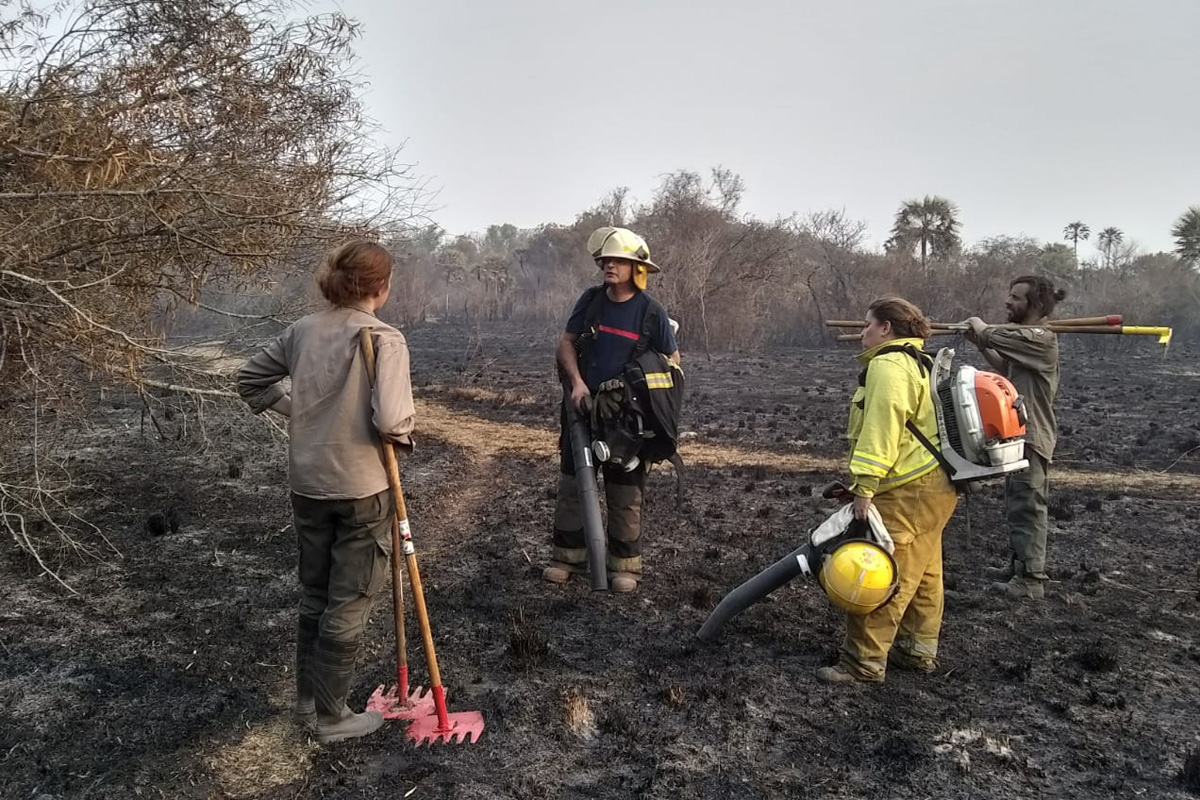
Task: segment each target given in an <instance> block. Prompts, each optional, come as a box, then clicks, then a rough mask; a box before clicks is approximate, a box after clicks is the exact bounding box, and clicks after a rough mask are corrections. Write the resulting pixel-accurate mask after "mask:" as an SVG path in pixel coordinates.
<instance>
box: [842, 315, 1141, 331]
mask: <svg viewBox="0 0 1200 800" xmlns="http://www.w3.org/2000/svg"><path fill="white" fill-rule="evenodd" d="M1045 324H1046V325H1047V326H1049V327H1052V328H1053V327H1077V326H1080V325H1083V326H1111V325H1121V324H1122V317H1121V315H1120V314H1109V315H1108V316H1105V317H1077V318H1075V319H1052V320H1048V321H1047V322H1046V323H1045ZM825 327H826V328H865V327H867V323H866V322H865V321H863V320H861V319H860V320H853V319H827V320H825ZM929 327H931V328H933V329H934V330H935V331H949V330H959V329H962V327H963V324H962V323H961V322H931V323H929Z"/></svg>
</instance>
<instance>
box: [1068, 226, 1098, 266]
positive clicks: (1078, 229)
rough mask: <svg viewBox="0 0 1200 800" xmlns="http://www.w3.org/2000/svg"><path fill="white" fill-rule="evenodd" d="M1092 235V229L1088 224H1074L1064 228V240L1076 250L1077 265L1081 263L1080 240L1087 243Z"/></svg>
mask: <svg viewBox="0 0 1200 800" xmlns="http://www.w3.org/2000/svg"><path fill="white" fill-rule="evenodd" d="M1091 235H1092V229H1091V228H1089V227H1088V226H1087V223H1086V222H1072V223H1071V224H1070V225H1068V226H1067V227H1065V228H1063V238H1064V239H1066V240H1067V241H1068V242H1070V243H1071V246H1072V247H1073V248H1074V249H1075V263H1077V264H1078V263H1079V240H1080V239H1082V240H1083V241H1085V242H1086V241H1087V240H1088V237H1089V236H1091Z"/></svg>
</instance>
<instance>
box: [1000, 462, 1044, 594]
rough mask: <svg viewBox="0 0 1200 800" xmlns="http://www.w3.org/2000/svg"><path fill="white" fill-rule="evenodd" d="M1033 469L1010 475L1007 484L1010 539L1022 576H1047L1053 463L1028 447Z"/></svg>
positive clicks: (1016, 563)
mask: <svg viewBox="0 0 1200 800" xmlns="http://www.w3.org/2000/svg"><path fill="white" fill-rule="evenodd" d="M1025 457H1026V458H1027V459H1029V469H1027V470H1026V471H1025V472H1019V473H1017V474H1015V475H1010V476H1009V478H1008V481H1007V483H1006V484H1005V487H1004V489H1005V491H1004V506H1005V510H1006V511H1007V513H1008V541H1009V546H1010V547H1011V548H1012V558H1013V568H1014V572H1015V573H1016V574H1018V575H1028V576H1029V577H1031V578H1040V579H1043V580H1044V579H1045V578H1046V545H1047V539H1048V538H1049V535H1050V513H1049V507H1050V464H1049V462H1048V461H1046V459H1045V458H1044V457H1042V456H1041V455H1039V454H1037V453H1035V452H1034V451H1033V448H1031V447H1029V446H1028V445H1026V446H1025Z"/></svg>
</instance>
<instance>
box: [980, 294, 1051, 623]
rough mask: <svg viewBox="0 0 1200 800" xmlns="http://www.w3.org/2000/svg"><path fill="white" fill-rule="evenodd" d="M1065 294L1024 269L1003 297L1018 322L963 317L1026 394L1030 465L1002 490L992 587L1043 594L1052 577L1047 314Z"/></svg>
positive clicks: (1013, 594) (992, 361)
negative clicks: (999, 553) (998, 562)
mask: <svg viewBox="0 0 1200 800" xmlns="http://www.w3.org/2000/svg"><path fill="white" fill-rule="evenodd" d="M1064 297H1066V291H1064V290H1063V289H1056V288H1055V286H1054V284H1053V283H1052V282H1051V281H1050V280H1049V279H1047V278H1043V277H1035V276H1032V275H1023V276H1021V277H1019V278H1016V279H1015V280H1013V282H1012V284H1011V285H1010V287H1009V293H1008V299H1007V300H1005V302H1004V306H1005V308H1006V309H1007V310H1008V321H1009V322H1010V323H1013V324H1014V325H1018V326H1021V327H1007V326H1000V325H988V324H987V323H985V322H984V321H983V320H981V319H980V318H979V317H970V318H969V319H967V320H965V323H966V325H967V326H968V330H967V338H969V339H970V340H971V341H972V342H974V343H975V344H976V345H977V346H978V347H979V349H980V351H981V352H982V353H983V356H984V358H986V359H987V361H988V363H989V364H991V365H992V366H993V367H995V368H996V369H997V370H998V371H999V372H1000V373H1001V374H1002V375H1004V376H1005V377H1007V378H1008V379H1009V380H1010V381H1012V383H1013V385H1014V386H1015V387H1016V389H1017V391H1018V392H1019V393H1020V394H1021V396H1022V397H1024V398H1025V411H1026V415H1027V417H1028V422H1027V424H1026V436H1025V458H1027V459H1028V460H1029V469H1028V470H1027V471H1025V472H1022V473H1017V474H1014V475H1011V476H1009V478H1008V480H1007V483H1006V484H1005V492H1004V497H1005V508H1006V511H1007V514H1008V539H1009V546H1010V548H1011V551H1012V552H1011V558H1010V561H1009V564H1008V566H1007V567H1002V568H1000V569H998V570H991V571H990V572H992V573H993V575H992V577H996V578H999V579H1001V580H1000V581H999V582H997V583H993V584H992V588H993V589H996V590H998V591H1001V592H1003V593H1005V594H1007V595H1008V596H1010V597H1014V598H1028V599H1031V600H1041V599H1042V598H1043V597H1045V594H1046V581H1047V580H1048V579H1049V578H1048V576H1047V575H1046V539H1047V536H1048V534H1049V531H1050V520H1049V513H1048V509H1049V495H1050V476H1049V469H1050V462H1051V460H1053V458H1054V445H1055V443H1056V441H1057V439H1058V422H1057V421H1056V420H1055V418H1054V396H1055V395H1056V394H1057V393H1058V381H1059V367H1058V337H1057V336H1056V335H1055V334H1054V332H1053V331H1052V330H1050V328H1049V325H1050V322H1049V320H1048V317H1049V316H1050V314H1052V313H1053V312H1054V307H1055V305H1057V303H1058V302H1059V301H1060V300H1062V299H1063V298H1064Z"/></svg>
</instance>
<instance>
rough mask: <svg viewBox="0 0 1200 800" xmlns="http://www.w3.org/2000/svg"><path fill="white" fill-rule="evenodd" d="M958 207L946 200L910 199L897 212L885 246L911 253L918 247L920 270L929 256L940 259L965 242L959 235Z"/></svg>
mask: <svg viewBox="0 0 1200 800" xmlns="http://www.w3.org/2000/svg"><path fill="white" fill-rule="evenodd" d="M960 227H961V223H960V222H959V221H958V206H956V205H954V203H951V202H950V201H949V200H947V199H946V198H944V197H938V196H937V195H925V198H924V199H923V200H909V201H907V202H905V203H902V204H901V205H900V208H899V210H897V211H896V221H895V224H893V225H892V238H890V239H888V240H887V244H886V245H885V246H886V247H887V249H888V250H889V251H892V250H899V251H902V252H906V253H911V252H912V251H913V248H915V247H919V249H920V252H921V269H922V271H924V269H925V265H926V262H927V261H928V258H929V256H931V255H932V256H933V257H934V258H941V257H944V256H946V255H949V254H950V253H952V252H954V251H955V250H956V249H957V248H958V247H959V246H960V245H961V244H962V240H961V239H960V238H959V236H958V230H959V228H960Z"/></svg>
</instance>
